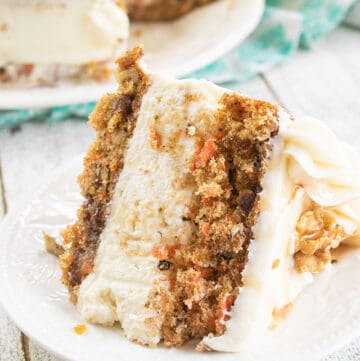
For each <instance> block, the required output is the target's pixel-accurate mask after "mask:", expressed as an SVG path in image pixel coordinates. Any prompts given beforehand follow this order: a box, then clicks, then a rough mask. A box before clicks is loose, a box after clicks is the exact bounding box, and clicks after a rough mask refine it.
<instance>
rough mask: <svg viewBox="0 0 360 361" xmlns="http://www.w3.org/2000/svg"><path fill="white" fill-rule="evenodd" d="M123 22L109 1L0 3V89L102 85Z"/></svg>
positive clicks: (121, 44) (121, 39) (121, 43)
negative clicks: (86, 82)
mask: <svg viewBox="0 0 360 361" xmlns="http://www.w3.org/2000/svg"><path fill="white" fill-rule="evenodd" d="M128 32H129V21H128V18H127V15H126V12H125V7H124V5H121V3H120V1H118V2H116V1H114V0H81V1H74V0H61V1H54V0H1V1H0V85H2V86H4V85H17V86H19V85H22V86H37V85H53V84H55V83H57V82H59V81H62V80H68V81H75V82H77V81H84V80H89V79H91V80H95V81H104V80H107V79H108V78H109V76H110V74H111V66H112V64H113V61H114V59H116V57H118V56H119V55H120V54H121V53H122V52H123V51H124V50H125V49H126V43H127V38H128Z"/></svg>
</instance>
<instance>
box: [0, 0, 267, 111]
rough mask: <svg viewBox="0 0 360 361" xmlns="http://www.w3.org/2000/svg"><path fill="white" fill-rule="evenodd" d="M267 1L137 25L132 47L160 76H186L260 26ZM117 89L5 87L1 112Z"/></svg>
mask: <svg viewBox="0 0 360 361" xmlns="http://www.w3.org/2000/svg"><path fill="white" fill-rule="evenodd" d="M263 11H264V0H251V1H249V0H220V1H216V2H214V3H212V4H210V5H206V6H203V7H200V8H198V9H195V10H194V11H192V12H191V13H190V14H188V15H186V16H184V17H182V18H180V19H178V20H175V21H171V22H164V23H153V24H132V25H131V27H130V33H131V34H130V41H129V46H130V47H132V46H134V45H138V44H144V46H145V54H146V55H145V61H146V63H147V64H148V67H149V69H151V71H152V72H154V73H159V72H161V73H166V74H170V75H172V76H175V77H180V76H183V75H186V74H188V73H190V72H192V71H194V70H197V69H199V68H201V67H203V66H205V65H207V64H209V63H211V62H212V61H214V60H216V59H218V58H219V57H220V56H222V55H224V54H225V53H227V52H228V51H230V50H231V49H232V48H234V46H236V45H237V44H238V43H240V42H241V41H242V40H243V39H244V38H245V37H246V36H248V35H249V34H250V33H251V32H252V31H253V30H254V29H255V27H256V26H257V24H258V22H259V21H260V19H261V16H262V14H263ZM114 89H116V84H115V83H114V82H109V83H105V84H94V83H88V84H81V85H61V86H56V87H51V88H50V87H37V88H32V89H27V90H21V89H4V88H0V109H19V108H47V107H53V106H62V105H72V104H77V103H86V102H90V101H96V100H98V99H99V98H100V97H101V96H102V95H104V94H105V93H107V92H110V91H113V90H114Z"/></svg>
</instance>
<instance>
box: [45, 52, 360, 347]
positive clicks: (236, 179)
mask: <svg viewBox="0 0 360 361" xmlns="http://www.w3.org/2000/svg"><path fill="white" fill-rule="evenodd" d="M141 58H142V50H141V49H140V48H135V49H134V50H131V51H128V52H127V53H126V54H125V55H124V56H123V57H121V58H120V59H119V60H118V61H117V65H118V69H117V79H118V81H119V89H118V91H117V92H115V93H113V94H108V95H106V96H105V97H104V98H103V99H101V100H100V102H99V103H98V105H97V106H96V108H95V110H94V112H93V114H92V115H91V117H90V124H91V125H92V126H93V127H94V129H95V130H96V133H97V135H96V139H95V141H94V143H93V144H92V145H91V146H90V148H89V150H88V153H87V155H86V156H85V159H84V171H83V173H82V175H81V176H80V178H79V183H80V187H81V191H82V195H83V196H84V198H85V200H84V203H83V205H82V206H81V208H80V209H79V211H78V219H77V222H76V223H75V224H73V225H70V226H69V227H67V228H66V229H65V230H64V231H63V243H62V254H61V256H60V263H61V268H62V271H63V278H62V279H63V282H64V283H65V285H66V286H67V287H68V289H69V291H70V294H71V298H72V301H73V302H74V303H76V304H77V307H78V310H79V311H80V313H81V315H82V316H83V317H84V319H85V320H86V321H88V322H91V323H96V324H101V325H107V326H112V325H113V324H114V323H115V322H117V321H119V322H120V324H121V327H122V328H123V329H124V332H125V335H126V336H127V337H128V338H129V339H130V340H133V341H136V342H139V343H142V344H145V345H151V346H155V345H157V344H158V343H159V342H160V341H164V343H165V345H167V346H180V345H182V344H183V343H184V342H186V341H187V340H190V339H193V338H196V339H199V338H200V339H202V341H201V342H200V343H199V344H198V347H197V348H198V350H218V351H229V352H235V351H241V350H242V349H243V348H246V347H248V346H249V345H250V346H252V347H254V346H255V347H256V343H257V342H258V340H259V338H260V337H262V335H264V334H265V333H266V332H270V331H269V330H270V329H271V328H273V327H274V326H275V325H276V324H277V323H279V322H281V320H282V319H284V318H285V317H286V316H287V314H288V313H289V312H290V310H291V307H292V305H293V304H294V303H296V297H297V295H298V294H299V293H300V292H301V291H302V290H303V288H304V287H305V286H306V285H307V284H308V283H309V282H312V281H313V279H314V276H313V275H314V274H316V273H319V272H322V271H323V270H325V269H331V268H332V267H335V266H333V265H332V261H333V260H334V258H335V259H336V260H337V256H336V254H335V253H334V252H335V251H336V250H339V249H340V248H341V247H345V246H351V247H353V246H359V245H360V236H359V234H360V207H359V205H360V202H359V197H360V171H359V163H360V159H359V156H358V155H357V154H356V152H355V151H354V150H353V149H352V148H350V147H349V146H347V145H346V144H344V143H342V142H340V141H339V140H338V139H336V137H335V135H334V134H333V133H332V132H331V131H330V130H329V129H328V128H327V126H326V125H325V124H324V123H323V122H321V121H319V120H316V119H309V118H304V119H297V120H294V119H293V118H292V117H291V116H290V115H289V114H288V113H287V112H286V111H285V110H283V109H281V108H280V107H278V106H276V105H273V104H270V103H267V102H264V101H260V100H256V99H251V98H248V97H245V96H243V95H241V94H240V93H238V92H232V91H228V90H226V89H223V88H220V87H218V86H215V85H213V84H211V83H209V82H207V81H204V80H191V79H190V80H175V79H172V78H168V77H163V76H159V75H152V74H150V73H148V72H146V71H145V70H144V68H143V67H142V66H141V65H140V63H139V62H140V60H141ZM51 248H54V247H49V249H51ZM55 250H57V249H55ZM340 262H341V259H340Z"/></svg>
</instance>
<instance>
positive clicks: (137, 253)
mask: <svg viewBox="0 0 360 361" xmlns="http://www.w3.org/2000/svg"><path fill="white" fill-rule="evenodd" d="M191 93H196V94H200V95H201V96H200V98H199V100H193V101H192V102H190V103H189V102H188V100H186V96H185V95H188V94H191ZM222 94H223V90H222V89H221V88H218V87H215V86H213V85H211V84H210V83H207V82H205V81H196V82H194V81H191V80H187V81H170V80H166V79H154V81H153V84H152V86H151V87H150V88H149V90H148V92H147V94H146V95H145V96H144V97H143V100H142V105H141V110H140V113H139V117H138V120H137V125H136V128H135V131H134V134H133V137H132V138H131V140H130V143H129V147H128V149H127V151H126V154H125V160H124V168H123V170H122V172H121V174H120V177H119V180H118V183H117V185H116V188H115V192H114V196H113V201H112V205H111V212H110V216H109V218H108V220H107V224H106V227H105V229H104V231H103V233H102V235H101V239H100V240H101V243H100V246H99V249H98V253H97V256H96V259H95V269H94V272H93V273H92V274H90V275H89V276H88V277H87V278H86V279H85V281H84V282H83V283H82V285H81V287H80V292H79V298H78V309H79V310H80V312H81V314H82V315H83V317H84V318H85V319H86V320H87V321H89V322H92V323H100V324H105V325H112V324H113V323H114V322H115V321H120V323H121V326H122V327H123V329H124V331H125V334H126V336H127V337H128V338H130V339H132V340H137V341H140V342H141V343H145V344H150V345H154V344H156V343H158V342H159V340H160V336H161V335H160V326H161V322H162V319H161V317H157V315H155V314H154V312H153V311H152V310H151V309H149V308H148V307H146V306H145V304H146V301H147V298H148V295H149V292H150V290H151V289H153V288H154V287H155V288H157V287H160V286H162V287H167V286H168V285H167V283H166V282H167V281H166V277H164V276H162V272H161V271H159V270H158V268H157V266H158V262H159V260H158V259H156V258H154V257H153V256H152V254H151V249H152V247H153V246H154V245H158V244H167V243H170V244H173V243H178V242H180V243H183V242H187V241H188V239H189V237H190V236H191V232H192V228H191V227H192V226H191V223H190V222H189V221H186V220H184V217H186V216H187V214H188V208H187V207H188V205H189V202H190V198H191V196H192V193H193V189H192V187H191V185H187V186H185V185H186V181H187V173H188V160H189V159H190V158H191V156H192V154H193V152H194V150H195V139H194V137H193V135H194V133H196V131H205V129H207V128H208V127H209V126H211V122H212V114H213V113H214V111H215V110H216V107H217V106H218V99H219V98H220V97H221V95H222ZM195 98H197V97H194V99H195ZM202 115H204V116H202ZM205 115H206V116H205ZM152 131H156V132H157V133H158V134H159V135H160V137H161V143H162V145H164V147H165V148H164V149H163V150H158V149H156V148H154V147H153V146H152V145H151V141H150V140H151V137H152V134H151V133H152ZM175 139H177V140H176V144H173V141H174V140H175ZM172 145H173V146H174V147H173V148H172ZM174 238H176V239H174Z"/></svg>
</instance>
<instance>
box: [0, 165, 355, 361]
mask: <svg viewBox="0 0 360 361" xmlns="http://www.w3.org/2000/svg"><path fill="white" fill-rule="evenodd" d="M80 171H81V160H76V161H74V163H72V164H69V165H68V166H67V167H65V168H62V169H60V170H59V171H58V172H57V173H54V174H53V176H52V177H51V178H49V179H48V181H46V182H45V183H43V184H42V185H41V186H40V187H38V188H36V189H35V191H33V192H32V193H30V194H31V198H29V199H25V200H24V201H23V202H20V203H19V206H18V207H17V208H15V209H14V210H12V211H11V213H10V214H9V215H8V216H7V217H6V219H5V220H4V221H3V223H2V224H1V226H0V235H1V241H0V290H1V291H0V299H1V302H2V304H3V306H4V308H5V310H6V311H7V312H8V314H9V315H10V317H12V318H13V320H14V321H15V322H16V323H17V324H18V326H19V327H20V328H21V329H22V330H23V331H24V332H25V333H26V334H27V335H28V336H29V337H31V338H32V339H34V340H35V341H37V342H38V343H39V344H41V345H42V346H43V347H45V348H46V349H48V350H49V351H51V352H53V353H54V354H55V355H57V356H59V357H62V358H64V359H66V360H71V361H99V360H106V361H128V360H130V359H131V360H132V361H143V360H145V359H146V360H147V361H155V360H156V361H169V360H171V361H183V360H184V358H185V357H186V360H187V361H236V360H237V361H289V360H292V361H304V360H306V361H311V360H316V361H319V360H320V358H321V357H322V356H325V355H326V354H327V353H330V352H332V351H334V350H336V349H337V348H339V347H341V346H342V345H344V344H345V343H347V342H350V341H351V339H352V338H354V337H356V336H357V335H359V334H360V332H359V331H360V297H359V295H360V282H359V279H360V252H359V251H354V252H353V253H351V254H348V255H347V256H346V257H344V258H343V259H342V260H341V261H340V262H339V263H338V264H336V265H335V266H333V267H332V268H331V269H330V270H329V271H326V272H324V273H322V274H320V275H319V276H317V277H316V279H315V281H314V283H313V284H312V285H310V286H309V287H308V288H306V289H305V290H304V292H303V293H302V294H301V296H300V297H299V298H298V300H297V301H296V302H295V305H294V308H293V310H292V312H291V313H290V315H289V317H288V318H287V319H286V320H285V321H284V322H283V323H282V324H281V325H280V326H279V327H278V328H277V329H276V330H275V331H272V332H270V333H269V334H268V335H267V336H266V337H264V338H263V339H259V340H258V342H257V344H256V345H254V347H253V348H251V349H249V350H248V351H246V352H244V353H242V354H223V353H215V352H214V353H199V352H196V351H193V349H192V348H191V347H189V346H188V347H187V348H183V349H165V348H162V347H159V348H154V349H151V348H147V347H143V346H140V345H137V344H134V343H132V342H130V341H128V340H126V339H125V338H124V336H123V334H122V332H121V330H120V329H119V327H113V328H104V327H99V326H92V325H88V326H87V328H88V330H87V332H86V333H85V334H83V335H81V336H79V335H77V334H75V333H74V331H73V327H74V326H75V325H76V324H79V323H82V320H81V317H80V315H79V314H78V313H77V311H76V309H75V307H74V306H73V305H72V304H71V303H70V302H69V301H68V296H67V292H66V290H65V288H64V287H63V286H62V285H61V283H60V281H59V278H60V271H59V268H58V264H57V259H56V258H55V257H54V256H52V255H50V254H48V253H46V252H45V250H44V244H43V240H42V231H43V230H45V231H46V232H48V233H49V234H50V235H54V236H57V235H59V232H60V230H61V229H62V228H63V227H64V225H66V224H69V223H70V222H72V221H73V220H74V219H75V212H76V208H77V207H78V205H79V204H80V202H81V198H80V196H79V190H78V187H77V184H76V181H75V180H76V177H77V175H78V174H79V173H80Z"/></svg>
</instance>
